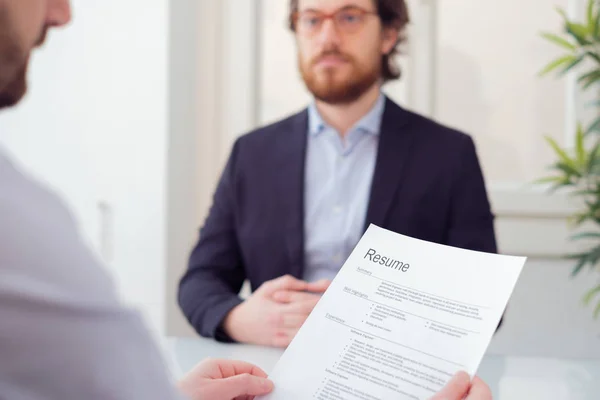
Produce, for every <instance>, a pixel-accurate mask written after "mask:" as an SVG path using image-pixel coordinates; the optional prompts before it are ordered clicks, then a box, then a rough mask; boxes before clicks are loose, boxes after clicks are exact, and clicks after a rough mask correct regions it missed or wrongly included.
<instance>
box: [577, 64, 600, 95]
mask: <svg viewBox="0 0 600 400" xmlns="http://www.w3.org/2000/svg"><path fill="white" fill-rule="evenodd" d="M599 80H600V70H598V69H594V70H592V71H590V72H588V73H586V74H584V75H582V76H580V77H579V78H578V79H577V82H579V83H580V84H582V85H583V86H582V87H583V89H584V90H585V89H587V88H588V87H590V86H591V85H593V84H594V83H596V82H598V81H599Z"/></svg>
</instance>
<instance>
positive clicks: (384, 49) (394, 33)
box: [381, 28, 400, 55]
mask: <svg viewBox="0 0 600 400" xmlns="http://www.w3.org/2000/svg"><path fill="white" fill-rule="evenodd" d="M399 35H400V32H399V31H398V29H396V28H384V29H383V42H382V44H381V53H382V54H386V55H387V54H390V52H391V51H392V49H393V48H394V46H395V45H396V42H397V41H398V36H399Z"/></svg>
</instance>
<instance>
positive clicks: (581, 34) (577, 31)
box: [567, 21, 591, 46]
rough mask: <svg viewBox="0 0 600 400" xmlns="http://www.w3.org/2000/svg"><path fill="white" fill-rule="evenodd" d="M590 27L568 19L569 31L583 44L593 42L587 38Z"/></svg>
mask: <svg viewBox="0 0 600 400" xmlns="http://www.w3.org/2000/svg"><path fill="white" fill-rule="evenodd" d="M588 28H589V27H587V26H585V25H582V24H579V23H576V22H569V21H567V32H569V33H570V34H571V36H573V38H574V39H575V40H576V41H577V43H579V44H580V45H582V46H587V45H589V44H591V42H590V41H589V40H588V39H587V35H588V34H589V33H590V30H589V29H588Z"/></svg>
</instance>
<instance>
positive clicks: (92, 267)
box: [0, 149, 179, 400]
mask: <svg viewBox="0 0 600 400" xmlns="http://www.w3.org/2000/svg"><path fill="white" fill-rule="evenodd" d="M0 397H1V398H3V399H11V400H38V399H53V400H54V399H55V400H84V399H85V400H134V399H140V400H150V399H157V400H159V399H160V400H167V399H176V398H179V397H178V394H177V392H176V390H175V388H174V386H173V385H172V382H171V381H170V379H169V375H168V373H167V368H166V366H165V364H164V363H163V360H162V358H161V355H160V354H159V351H158V349H157V347H156V346H155V345H154V343H153V342H152V340H151V336H150V334H149V333H148V332H147V331H146V329H145V326H144V324H143V322H142V319H141V317H140V316H139V315H138V314H137V313H136V312H134V311H132V310H129V309H126V308H125V307H124V306H123V305H121V303H120V302H119V299H118V296H117V293H116V290H115V285H114V284H113V282H112V281H111V279H110V277H109V276H108V275H107V272H106V270H105V269H104V268H103V267H102V266H101V265H100V263H99V262H98V260H96V259H95V258H94V256H93V254H92V253H91V252H90V250H89V249H88V248H87V246H86V244H85V243H84V242H83V240H82V238H81V236H80V235H79V233H78V231H77V228H76V226H75V223H74V220H73V217H72V216H71V215H70V213H69V211H68V210H67V209H66V207H65V206H64V204H63V203H62V202H61V201H60V200H59V199H58V198H57V197H56V196H55V195H53V194H52V193H51V192H49V191H48V190H47V189H45V188H43V187H42V186H41V185H39V184H38V183H36V182H35V181H33V180H32V179H31V178H29V177H28V176H26V175H24V174H23V173H22V172H20V171H19V170H18V169H17V168H16V167H15V166H14V165H13V163H11V162H10V161H9V160H8V158H7V156H6V155H5V154H4V153H3V152H2V151H1V149H0Z"/></svg>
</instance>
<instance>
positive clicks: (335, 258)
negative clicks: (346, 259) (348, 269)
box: [333, 254, 342, 263]
mask: <svg viewBox="0 0 600 400" xmlns="http://www.w3.org/2000/svg"><path fill="white" fill-rule="evenodd" d="M333 261H334V262H336V263H340V262H342V255H341V254H336V255H335V256H333Z"/></svg>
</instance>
